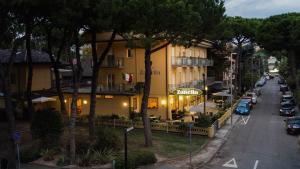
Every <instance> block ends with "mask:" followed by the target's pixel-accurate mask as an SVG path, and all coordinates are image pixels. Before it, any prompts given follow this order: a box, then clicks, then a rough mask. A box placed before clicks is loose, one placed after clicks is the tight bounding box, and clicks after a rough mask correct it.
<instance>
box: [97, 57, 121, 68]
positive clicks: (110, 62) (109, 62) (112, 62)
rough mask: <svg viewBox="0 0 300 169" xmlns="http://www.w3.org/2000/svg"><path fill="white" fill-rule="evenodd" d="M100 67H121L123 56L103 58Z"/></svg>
mask: <svg viewBox="0 0 300 169" xmlns="http://www.w3.org/2000/svg"><path fill="white" fill-rule="evenodd" d="M101 67H102V68H123V67H124V58H113V59H111V58H109V59H105V60H104V61H103V63H102V65H101Z"/></svg>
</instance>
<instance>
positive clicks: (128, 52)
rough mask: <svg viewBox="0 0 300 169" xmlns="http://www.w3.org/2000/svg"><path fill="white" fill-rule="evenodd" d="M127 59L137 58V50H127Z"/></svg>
mask: <svg viewBox="0 0 300 169" xmlns="http://www.w3.org/2000/svg"><path fill="white" fill-rule="evenodd" d="M127 57H128V58H132V57H135V50H134V49H127Z"/></svg>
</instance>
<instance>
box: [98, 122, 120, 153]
mask: <svg viewBox="0 0 300 169" xmlns="http://www.w3.org/2000/svg"><path fill="white" fill-rule="evenodd" d="M120 147H121V139H120V137H119V135H118V133H117V132H116V131H115V130H113V129H111V128H107V127H105V126H99V127H98V128H97V130H96V142H95V144H94V149H95V150H100V151H104V150H107V149H112V150H119V149H120Z"/></svg>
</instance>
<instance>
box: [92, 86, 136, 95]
mask: <svg viewBox="0 0 300 169" xmlns="http://www.w3.org/2000/svg"><path fill="white" fill-rule="evenodd" d="M97 91H98V92H108V93H109V92H111V93H122V92H126V93H136V89H135V84H115V85H102V84H100V85H99V86H98V88H97Z"/></svg>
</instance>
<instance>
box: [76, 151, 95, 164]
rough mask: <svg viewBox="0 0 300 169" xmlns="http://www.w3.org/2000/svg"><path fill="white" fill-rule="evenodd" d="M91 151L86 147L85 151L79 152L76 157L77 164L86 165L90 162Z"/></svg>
mask: <svg viewBox="0 0 300 169" xmlns="http://www.w3.org/2000/svg"><path fill="white" fill-rule="evenodd" d="M92 157H93V152H92V150H91V149H88V150H87V151H86V152H85V153H83V154H81V155H80V156H79V159H78V165H79V166H81V167H88V166H90V164H91V162H92V159H93V158H92Z"/></svg>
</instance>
